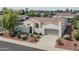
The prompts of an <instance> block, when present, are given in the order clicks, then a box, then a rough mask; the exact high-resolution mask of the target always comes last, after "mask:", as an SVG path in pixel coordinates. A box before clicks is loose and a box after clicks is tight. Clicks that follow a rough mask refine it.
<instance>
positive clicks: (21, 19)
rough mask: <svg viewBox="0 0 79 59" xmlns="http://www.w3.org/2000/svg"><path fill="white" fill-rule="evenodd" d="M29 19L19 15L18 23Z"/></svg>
mask: <svg viewBox="0 0 79 59" xmlns="http://www.w3.org/2000/svg"><path fill="white" fill-rule="evenodd" d="M28 18H29V16H26V15H19V21H20V22H21V21H25V20H27V19H28Z"/></svg>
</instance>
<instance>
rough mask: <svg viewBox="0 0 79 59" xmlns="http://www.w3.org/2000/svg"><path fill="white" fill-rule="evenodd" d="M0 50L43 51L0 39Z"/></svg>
mask: <svg viewBox="0 0 79 59" xmlns="http://www.w3.org/2000/svg"><path fill="white" fill-rule="evenodd" d="M0 51H44V50H41V49H36V48H32V47H26V46H22V45H17V44H13V43H9V42H4V41H0Z"/></svg>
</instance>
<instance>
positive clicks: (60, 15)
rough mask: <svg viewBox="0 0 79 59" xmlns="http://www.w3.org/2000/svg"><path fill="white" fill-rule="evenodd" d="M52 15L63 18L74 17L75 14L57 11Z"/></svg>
mask: <svg viewBox="0 0 79 59" xmlns="http://www.w3.org/2000/svg"><path fill="white" fill-rule="evenodd" d="M54 17H64V18H67V19H68V18H74V17H75V14H71V13H70V12H66V13H57V14H56V15H55V16H54Z"/></svg>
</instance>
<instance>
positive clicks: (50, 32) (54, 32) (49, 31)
mask: <svg viewBox="0 0 79 59" xmlns="http://www.w3.org/2000/svg"><path fill="white" fill-rule="evenodd" d="M44 31H45V35H53V36H58V30H54V29H45V30H44Z"/></svg>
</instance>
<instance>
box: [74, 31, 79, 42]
mask: <svg viewBox="0 0 79 59" xmlns="http://www.w3.org/2000/svg"><path fill="white" fill-rule="evenodd" d="M74 37H75V39H76V40H77V41H79V32H76V33H75V34H74Z"/></svg>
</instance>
